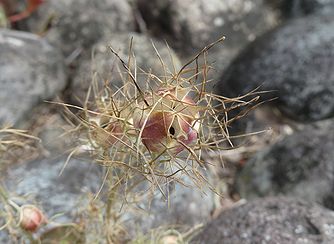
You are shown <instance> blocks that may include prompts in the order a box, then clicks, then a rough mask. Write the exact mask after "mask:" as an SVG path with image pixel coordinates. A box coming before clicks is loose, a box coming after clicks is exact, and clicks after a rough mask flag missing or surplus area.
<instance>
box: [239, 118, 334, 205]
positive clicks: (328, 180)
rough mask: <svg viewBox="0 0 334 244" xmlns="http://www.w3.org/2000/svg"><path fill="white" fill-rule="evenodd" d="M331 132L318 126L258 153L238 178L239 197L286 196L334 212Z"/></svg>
mask: <svg viewBox="0 0 334 244" xmlns="http://www.w3.org/2000/svg"><path fill="white" fill-rule="evenodd" d="M333 129H334V126H333V121H331V120H330V121H328V122H326V123H325V122H318V123H317V124H315V125H309V126H306V127H305V128H304V129H303V130H301V131H299V132H295V133H294V134H292V135H290V136H287V137H286V138H284V139H283V140H281V141H279V142H277V143H276V144H274V145H272V146H269V147H268V148H267V149H266V150H263V151H260V152H258V153H257V154H256V155H255V156H254V157H253V158H252V159H251V160H249V161H248V162H246V165H245V166H244V168H243V169H242V171H241V172H240V174H239V175H238V176H237V184H236V185H237V191H238V192H239V193H240V194H241V197H244V198H246V199H253V198H256V197H263V196H268V195H279V194H285V195H289V196H298V197H301V198H304V199H307V200H309V201H312V202H317V203H320V204H322V205H324V206H326V207H328V208H330V209H334V164H333V158H334V152H333V148H334V132H333V131H334V130H333Z"/></svg>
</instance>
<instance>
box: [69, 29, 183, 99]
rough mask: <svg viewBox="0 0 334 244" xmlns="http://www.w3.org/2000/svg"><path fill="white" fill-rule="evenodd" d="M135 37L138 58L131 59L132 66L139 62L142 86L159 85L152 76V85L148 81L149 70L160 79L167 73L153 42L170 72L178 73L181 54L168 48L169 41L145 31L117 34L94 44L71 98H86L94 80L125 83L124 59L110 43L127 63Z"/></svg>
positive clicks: (117, 85)
mask: <svg viewBox="0 0 334 244" xmlns="http://www.w3.org/2000/svg"><path fill="white" fill-rule="evenodd" d="M132 37H133V46H132V52H133V53H134V57H135V58H132V62H131V63H132V67H134V60H135V61H136V65H137V66H138V69H137V81H138V83H139V84H140V85H141V87H142V88H146V87H147V85H150V86H151V87H154V84H156V81H154V80H153V79H150V80H151V82H150V83H149V84H148V83H147V80H148V78H147V76H148V75H147V74H148V73H150V72H151V73H152V74H154V75H156V76H158V77H160V78H162V77H163V76H165V72H164V68H163V67H162V64H161V62H160V61H159V58H158V56H157V53H156V51H155V50H154V47H153V45H152V42H153V43H154V46H155V47H156V48H157V50H158V52H159V54H160V56H161V58H162V60H163V62H164V64H165V69H166V74H167V75H169V74H171V73H175V71H174V67H175V69H176V71H178V69H180V66H181V65H180V61H179V59H178V57H177V56H176V54H175V53H174V52H173V51H172V50H170V49H168V47H167V45H166V44H164V43H162V42H160V41H157V40H154V39H153V40H152V39H150V38H149V37H147V36H145V35H142V34H136V33H128V34H118V35H115V36H114V37H113V38H112V39H111V40H108V41H101V42H99V43H98V44H96V45H94V48H93V49H94V55H93V58H92V56H91V55H89V56H88V57H86V58H85V59H84V60H82V61H81V64H80V66H79V67H78V70H77V72H76V75H75V76H74V78H73V83H72V85H71V90H72V93H71V94H72V99H74V100H76V101H77V100H79V101H84V100H85V97H86V95H87V91H88V88H89V86H90V85H91V84H92V81H93V80H96V81H97V82H98V84H102V85H103V84H104V82H105V81H108V84H110V85H111V87H118V88H119V87H122V86H123V85H124V83H123V80H124V79H126V78H127V74H126V71H125V69H124V68H123V67H122V64H121V62H119V60H118V59H117V58H116V56H115V55H114V54H113V53H112V52H111V51H110V49H109V48H108V46H111V47H112V48H113V49H114V50H115V51H116V52H118V54H119V55H120V56H121V58H122V59H123V60H124V61H125V62H126V63H127V62H128V56H129V44H130V40H131V38H132ZM171 57H172V59H173V62H172V60H171ZM131 70H132V72H133V74H135V72H134V69H133V68H132V69H131ZM145 72H147V73H145ZM122 77H123V78H122ZM101 87H102V86H101ZM78 98H79V99H78Z"/></svg>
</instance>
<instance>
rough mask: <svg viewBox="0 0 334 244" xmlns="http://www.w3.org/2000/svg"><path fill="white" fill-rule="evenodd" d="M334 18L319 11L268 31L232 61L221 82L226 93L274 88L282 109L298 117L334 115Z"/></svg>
mask: <svg viewBox="0 0 334 244" xmlns="http://www.w3.org/2000/svg"><path fill="white" fill-rule="evenodd" d="M333 47H334V17H333V15H315V16H309V17H305V18H302V19H298V20H294V21H291V22H288V23H286V24H285V25H284V26H282V27H281V28H278V29H277V30H276V31H273V32H271V33H268V34H266V35H264V36H263V37H262V38H260V39H258V40H257V41H255V42H254V43H252V45H250V46H249V47H248V48H247V50H245V51H244V52H243V53H242V54H241V55H240V56H239V57H238V58H237V59H236V60H235V61H234V62H233V63H232V64H231V66H230V68H229V69H228V70H227V71H226V73H225V74H224V75H223V78H222V81H221V82H220V83H219V91H220V93H221V94H223V95H227V96H236V95H239V94H244V93H247V92H249V91H251V90H253V89H255V88H257V87H259V86H260V87H261V88H260V89H261V90H264V91H273V92H271V93H268V94H267V96H264V95H263V99H267V98H273V97H277V100H276V103H277V105H278V106H279V108H280V110H281V111H282V112H284V113H285V115H288V116H289V117H291V118H293V119H297V120H300V121H305V120H308V121H315V120H321V119H325V118H329V117H332V116H333V115H334V100H333V99H332V97H333V95H334V73H333V71H332V67H333V66H334V58H333V57H334V51H333V50H334V48H333Z"/></svg>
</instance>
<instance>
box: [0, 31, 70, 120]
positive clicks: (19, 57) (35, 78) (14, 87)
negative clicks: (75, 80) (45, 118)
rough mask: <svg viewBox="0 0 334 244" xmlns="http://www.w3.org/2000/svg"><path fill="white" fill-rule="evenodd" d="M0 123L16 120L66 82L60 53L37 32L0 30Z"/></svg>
mask: <svg viewBox="0 0 334 244" xmlns="http://www.w3.org/2000/svg"><path fill="white" fill-rule="evenodd" d="M0 54H1V55H0V104H1V107H0V125H3V124H7V123H9V124H16V123H18V122H19V121H20V120H22V119H23V118H24V116H27V115H28V113H29V111H30V110H31V109H32V108H33V107H34V106H35V105H36V104H38V103H39V102H41V101H43V100H46V99H51V98H52V97H54V96H55V95H56V94H57V93H58V92H60V91H61V90H62V89H63V88H64V87H65V85H66V72H65V67H64V63H63V57H62V55H61V53H60V52H59V51H58V50H56V49H54V48H53V47H52V46H50V45H49V44H48V43H47V42H45V41H44V40H43V39H41V38H40V37H38V36H35V35H33V34H28V33H25V32H16V31H10V30H0Z"/></svg>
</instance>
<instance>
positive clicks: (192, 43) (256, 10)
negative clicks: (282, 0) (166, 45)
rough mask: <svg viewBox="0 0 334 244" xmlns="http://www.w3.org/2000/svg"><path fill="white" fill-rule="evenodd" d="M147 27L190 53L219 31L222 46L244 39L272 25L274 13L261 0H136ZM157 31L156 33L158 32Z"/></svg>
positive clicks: (216, 36) (213, 37)
mask: <svg viewBox="0 0 334 244" xmlns="http://www.w3.org/2000/svg"><path fill="white" fill-rule="evenodd" d="M138 7H139V10H140V11H141V13H142V16H143V18H144V20H145V21H146V24H147V26H148V28H149V29H150V30H152V31H153V32H154V33H157V34H161V32H164V33H163V34H164V35H167V36H168V37H169V39H172V40H173V41H172V42H171V44H173V45H174V42H175V41H176V43H175V44H176V45H177V47H179V48H180V50H182V51H188V52H189V51H190V53H193V51H194V48H195V50H196V49H200V48H203V46H205V45H206V44H209V43H210V42H212V41H215V40H216V39H218V38H219V37H220V36H222V35H226V36H227V41H226V43H225V45H226V46H229V44H233V43H235V42H237V43H238V45H239V46H242V43H247V42H248V41H249V40H254V38H255V37H256V36H257V35H258V34H260V33H262V32H264V31H265V30H268V29H270V28H271V27H272V25H273V24H274V22H275V17H274V16H273V14H274V13H272V12H270V9H268V8H266V6H265V5H264V4H263V1H262V0H252V1H241V0H237V1H235V0H233V1H232V0H225V1H220V0H210V1H204V0H196V1H190V0H187V1H184V0H171V1H167V0H154V1H145V0H138ZM159 32H160V33H159Z"/></svg>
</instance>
